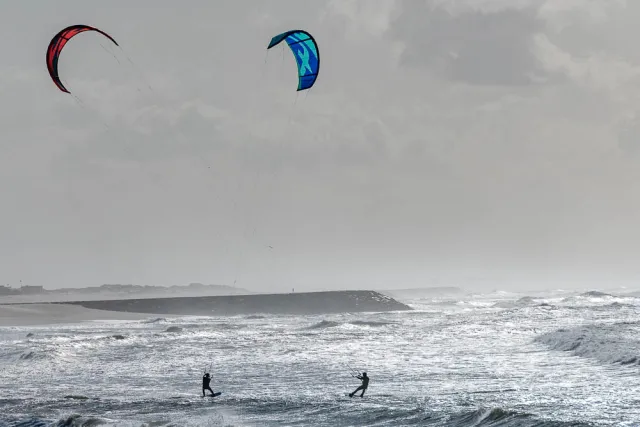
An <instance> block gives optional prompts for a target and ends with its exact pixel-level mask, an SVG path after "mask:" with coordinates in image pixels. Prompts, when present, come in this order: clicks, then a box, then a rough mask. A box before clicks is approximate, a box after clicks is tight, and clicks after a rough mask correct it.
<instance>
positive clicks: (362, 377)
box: [349, 375, 369, 397]
mask: <svg viewBox="0 0 640 427" xmlns="http://www.w3.org/2000/svg"><path fill="white" fill-rule="evenodd" d="M356 378H357V379H359V380H362V385H361V386H360V387H358V388H357V389H355V390H354V391H353V393H351V394H349V397H353V395H354V394H356V393H357V392H359V391H360V390H362V393H360V397H362V396H364V392H365V391H367V387H369V377H368V376H366V375H358V376H357V377H356Z"/></svg>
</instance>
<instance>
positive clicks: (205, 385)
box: [202, 373, 214, 397]
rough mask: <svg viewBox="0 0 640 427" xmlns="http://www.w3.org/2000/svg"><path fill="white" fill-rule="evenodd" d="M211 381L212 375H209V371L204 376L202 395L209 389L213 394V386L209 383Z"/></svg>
mask: <svg viewBox="0 0 640 427" xmlns="http://www.w3.org/2000/svg"><path fill="white" fill-rule="evenodd" d="M210 383H211V377H210V376H209V373H206V374H204V377H202V397H204V396H205V394H204V392H205V390H209V391H210V392H211V395H212V396H213V394H214V393H213V390H211V386H210V385H209V384H210Z"/></svg>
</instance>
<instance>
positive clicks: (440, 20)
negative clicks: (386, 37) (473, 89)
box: [391, 1, 544, 86]
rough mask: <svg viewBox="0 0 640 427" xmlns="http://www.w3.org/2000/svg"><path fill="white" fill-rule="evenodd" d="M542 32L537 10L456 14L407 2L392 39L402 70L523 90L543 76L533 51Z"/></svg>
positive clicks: (440, 7)
mask: <svg viewBox="0 0 640 427" xmlns="http://www.w3.org/2000/svg"><path fill="white" fill-rule="evenodd" d="M541 28H542V23H541V22H540V21H539V20H538V18H537V10H536V8H534V7H526V8H517V9H516V8H514V9H509V8H505V9H498V10H493V11H485V10H478V9H471V8H470V9H467V10H463V11H461V12H457V13H453V12H451V11H450V10H449V9H447V8H446V7H444V6H443V5H438V4H437V3H436V2H434V1H421V2H419V1H413V2H403V3H402V12H401V14H400V16H399V17H398V18H397V19H396V20H395V21H394V22H393V27H392V29H391V34H392V35H393V37H394V38H396V39H397V40H399V41H401V42H402V43H403V44H404V51H403V53H402V56H401V57H400V61H401V64H402V65H405V66H411V67H423V68H425V69H427V70H429V71H431V72H434V73H436V74H438V75H440V76H442V77H444V78H447V79H451V80H454V81H462V82H466V83H471V84H477V85H508V86H520V85H529V84H532V83H534V78H533V77H534V76H536V75H538V74H541V73H542V74H543V73H544V70H543V69H542V68H541V67H540V66H539V64H538V62H537V59H536V57H535V55H534V54H533V53H532V51H531V42H532V37H533V35H534V34H536V32H538V31H539V30H540V29H541Z"/></svg>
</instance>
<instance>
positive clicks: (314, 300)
mask: <svg viewBox="0 0 640 427" xmlns="http://www.w3.org/2000/svg"><path fill="white" fill-rule="evenodd" d="M65 304H73V305H79V306H82V307H85V308H91V309H97V310H108V311H120V312H130V313H149V314H168V315H201V316H233V315H247V314H258V313H264V314H328V313H355V312H376V311H377V312H381V311H402V310H412V308H411V307H409V306H408V305H406V304H403V303H401V302H398V301H396V300H395V299H393V298H391V297H388V296H386V295H383V294H381V293H378V292H375V291H329V292H300V293H297V292H296V293H289V294H253V295H225V296H199V297H174V298H144V299H120V300H102V301H95V300H94V301H71V302H65Z"/></svg>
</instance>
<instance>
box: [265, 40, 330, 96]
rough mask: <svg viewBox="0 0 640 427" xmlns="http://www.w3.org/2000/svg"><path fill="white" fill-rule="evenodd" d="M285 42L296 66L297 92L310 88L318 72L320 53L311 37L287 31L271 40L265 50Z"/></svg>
mask: <svg viewBox="0 0 640 427" xmlns="http://www.w3.org/2000/svg"><path fill="white" fill-rule="evenodd" d="M282 40H286V41H287V44H288V45H289V48H290V49H291V52H293V56H295V58H296V63H297V64H298V90H299V91H300V90H306V89H309V88H311V86H313V84H314V83H315V82H316V79H317V78H318V72H319V71H320V52H319V51H318V45H317V44H316V41H315V40H314V38H313V36H312V35H311V34H309V33H307V32H306V31H303V30H293V31H287V32H286V33H282V34H278V35H277V36H275V37H274V38H272V39H271V43H269V46H267V49H271V48H272V47H274V46H277V45H278V44H280V42H282Z"/></svg>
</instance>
